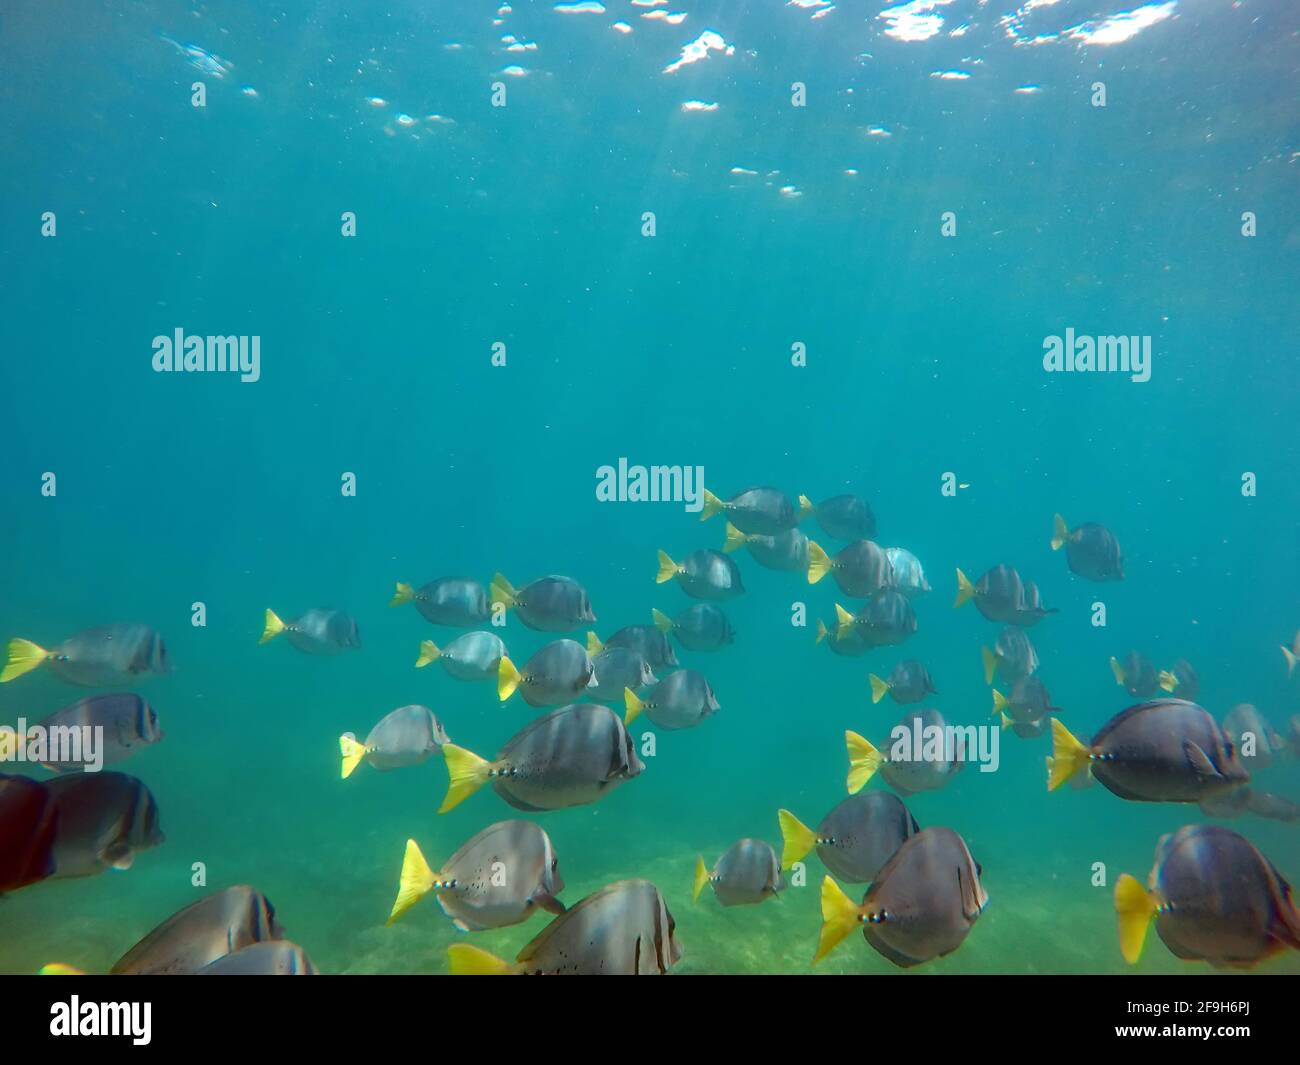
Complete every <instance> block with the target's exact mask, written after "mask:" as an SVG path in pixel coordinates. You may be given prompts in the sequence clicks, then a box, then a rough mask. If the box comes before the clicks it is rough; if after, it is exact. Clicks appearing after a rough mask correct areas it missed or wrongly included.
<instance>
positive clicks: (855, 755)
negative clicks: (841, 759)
mask: <svg viewBox="0 0 1300 1065" xmlns="http://www.w3.org/2000/svg"><path fill="white" fill-rule="evenodd" d="M844 745H845V746H846V747H847V748H848V750H849V779H848V785H849V794H850V795H856V794H857V793H858V792H860V791H861V790H862V786H863V785H864V784H866V782H867V781H868V780H870V779H871V778H872V777H873V776H875V775H876V770H877V769H879V768H880V765H881V763H882V762H883V761H884V760H885V756H884V755H883V754H881V753H880V752H879V751H878V750H876V748H875V747H873V746H872V744H871V741H870V740H868V739H866V738H865V737H862V736H859V735H858V734H857V733H856V732H851V731H846V732H845V733H844Z"/></svg>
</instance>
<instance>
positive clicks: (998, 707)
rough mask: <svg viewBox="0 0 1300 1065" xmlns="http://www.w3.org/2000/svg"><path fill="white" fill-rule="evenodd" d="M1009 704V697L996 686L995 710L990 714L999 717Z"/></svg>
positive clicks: (994, 695)
mask: <svg viewBox="0 0 1300 1065" xmlns="http://www.w3.org/2000/svg"><path fill="white" fill-rule="evenodd" d="M1007 706H1008V703H1007V697H1006V696H1005V695H1003V694H1002V693H1001V692H1000V691H998V690H997V688H994V689H993V712H992V713H991V714H990V715H989V716H990V717H997V716H998V714H1000V713H1002V711H1003V710H1005V709H1006V708H1007Z"/></svg>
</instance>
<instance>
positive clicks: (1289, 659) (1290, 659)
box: [0, 645, 1295, 679]
mask: <svg viewBox="0 0 1300 1065" xmlns="http://www.w3.org/2000/svg"><path fill="white" fill-rule="evenodd" d="M1279 646H1280V645H1279ZM1282 654H1283V655H1284V656H1285V657H1286V675H1287V676H1288V677H1289V676H1291V674H1292V673H1294V672H1295V653H1294V652H1293V651H1292V650H1291V648H1289V647H1283V648H1282ZM0 679H3V678H0Z"/></svg>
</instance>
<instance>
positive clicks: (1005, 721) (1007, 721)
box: [1002, 714, 1052, 773]
mask: <svg viewBox="0 0 1300 1065" xmlns="http://www.w3.org/2000/svg"><path fill="white" fill-rule="evenodd" d="M1010 727H1011V718H1009V717H1007V715H1006V714H1003V715H1002V731H1003V732H1006V730H1007V729H1009V728H1010ZM1047 760H1048V761H1049V762H1050V761H1051V760H1052V756H1051V755H1050V754H1049V755H1048V756H1047ZM1047 771H1048V772H1049V773H1050V772H1051V771H1052V767H1051V766H1050V765H1049V766H1048V767H1047Z"/></svg>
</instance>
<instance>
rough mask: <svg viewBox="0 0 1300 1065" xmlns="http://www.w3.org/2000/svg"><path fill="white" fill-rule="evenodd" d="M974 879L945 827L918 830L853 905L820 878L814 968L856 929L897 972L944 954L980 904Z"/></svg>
mask: <svg viewBox="0 0 1300 1065" xmlns="http://www.w3.org/2000/svg"><path fill="white" fill-rule="evenodd" d="M982 875H983V870H982V869H981V868H980V867H979V864H978V863H977V862H976V861H975V859H974V858H972V857H971V853H970V850H969V849H968V848H967V846H966V841H965V840H964V839H962V838H961V836H959V835H957V833H956V832H954V831H952V829H950V828H926V829H922V830H921V831H920V832H918V833H917V834H916V835H914V836H910V837H909V838H908V839H907V840H905V841H904V842H903V844H902V845H901V846H900V847H899V848H898V850H897V852H895V854H894V856H893V857H892V858H890V859H889V861H888V862H886V863H885V867H884V868H883V869H881V870H880V872H879V874H878V875H877V876H876V878H875V879H874V880H873V881H872V882H871V887H870V888H868V889H867V893H866V895H865V896H864V897H863V899H862V904H861V905H858V904H857V903H855V902H854V901H853V900H852V899H851V898H849V897H848V896H847V895H846V894H844V892H843V891H842V890H841V889H840V886H839V885H838V884H836V883H835V881H834V880H832V879H831V878H830V877H829V876H828V877H826V879H825V880H824V881H823V882H822V933H821V940H820V942H819V943H818V945H817V954H816V956H815V957H814V958H813V961H814V963H815V962H818V961H820V960H821V959H822V958H824V957H825V956H826V955H827V954H828V953H829V952H830V951H831V950H832V949H833V948H834V947H835V945H836V944H837V943H839V942H840V941H841V940H842V939H844V938H845V937H846V936H848V935H849V934H850V933H852V931H853V929H854V928H856V927H859V926H861V928H862V934H863V936H864V937H865V938H866V940H867V942H868V943H870V944H871V946H872V947H873V948H874V949H875V950H876V951H877V952H878V953H879V954H880V955H882V956H883V957H885V958H886V959H888V960H889V961H891V962H893V963H894V964H895V965H897V966H900V967H901V968H905V969H906V968H910V967H912V966H913V965H920V964H921V963H922V962H927V961H930V960H931V959H933V958H942V957H943V956H944V955H946V954H951V953H952V952H953V951H954V950H956V949H957V948H958V947H960V946H961V945H962V943H963V942H964V941H965V939H966V936H967V934H968V933H969V932H970V930H971V928H972V927H974V924H975V922H976V921H977V920H979V916H980V914H981V913H983V912H984V907H985V906H987V905H988V901H989V897H988V895H987V894H985V892H984V886H983V884H981V883H980V877H981V876H982Z"/></svg>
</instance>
